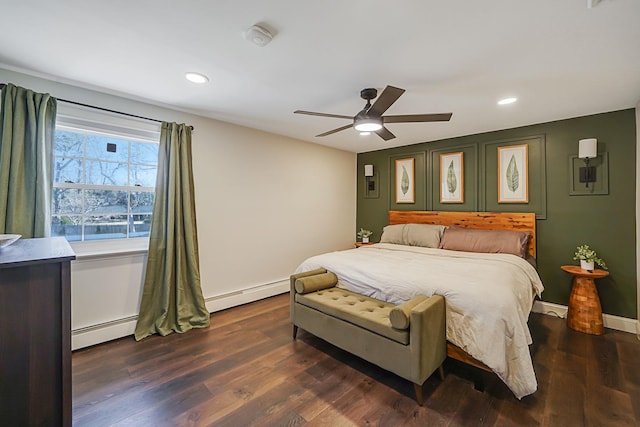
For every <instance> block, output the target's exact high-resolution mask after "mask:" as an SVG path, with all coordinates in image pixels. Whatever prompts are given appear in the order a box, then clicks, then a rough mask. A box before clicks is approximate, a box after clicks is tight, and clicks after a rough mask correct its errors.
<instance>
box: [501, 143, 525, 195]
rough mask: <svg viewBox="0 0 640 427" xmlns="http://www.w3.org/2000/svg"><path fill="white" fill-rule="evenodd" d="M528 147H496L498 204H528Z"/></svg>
mask: <svg viewBox="0 0 640 427" xmlns="http://www.w3.org/2000/svg"><path fill="white" fill-rule="evenodd" d="M528 149H529V145H528V144H522V145H510V146H506V147H498V203H528V202H529V182H528V181H529V176H528V173H529V164H528V163H529V151H528Z"/></svg>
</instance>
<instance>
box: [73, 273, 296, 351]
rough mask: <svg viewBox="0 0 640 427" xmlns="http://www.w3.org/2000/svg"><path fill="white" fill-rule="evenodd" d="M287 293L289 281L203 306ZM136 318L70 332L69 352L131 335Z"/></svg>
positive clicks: (225, 296) (232, 304) (211, 300)
mask: <svg viewBox="0 0 640 427" xmlns="http://www.w3.org/2000/svg"><path fill="white" fill-rule="evenodd" d="M288 291H289V279H286V280H281V281H278V282H274V283H268V284H266V285H260V286H255V287H252V288H247V289H243V290H241V291H236V292H231V293H228V294H223V295H217V296H214V297H210V298H206V299H205V305H206V307H207V310H209V313H213V312H216V311H220V310H225V309H227V308H231V307H235V306H238V305H242V304H247V303H250V302H253V301H257V300H260V299H264V298H268V297H272V296H275V295H279V294H282V293H285V292H288ZM137 320H138V316H137V315H136V316H130V317H126V318H122V319H116V320H112V321H109V322H104V323H99V324H96V325H91V326H87V327H83V328H78V329H74V330H72V331H71V350H78V349H80V348H84V347H89V346H92V345H96V344H100V343H103V342H107V341H111V340H115V339H118V338H122V337H126V336H129V335H133V333H134V331H135V328H136V321H137Z"/></svg>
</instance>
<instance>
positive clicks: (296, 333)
mask: <svg viewBox="0 0 640 427" xmlns="http://www.w3.org/2000/svg"><path fill="white" fill-rule="evenodd" d="M296 335H298V325H293V339H294V340H295V339H296Z"/></svg>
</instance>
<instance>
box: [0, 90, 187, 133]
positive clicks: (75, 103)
mask: <svg viewBox="0 0 640 427" xmlns="http://www.w3.org/2000/svg"><path fill="white" fill-rule="evenodd" d="M6 85H7V84H6V83H0V90H2V89H4V87H5V86H6ZM56 99H57V100H58V101H62V102H66V103H67V104H73V105H78V106H80V107H88V108H93V109H95V110H100V111H106V112H108V113H115V114H121V115H123V116H128V117H134V118H136V119H142V120H149V121H152V122H157V123H162V122H163V120H158V119H152V118H149V117H144V116H138V115H136V114H131V113H123V112H122V111H117V110H111V109H109V108H104V107H96V106H95V105H89V104H83V103H82V102H77V101H69V100H68V99H62V98H56ZM189 127H190V128H191V130H193V126H189Z"/></svg>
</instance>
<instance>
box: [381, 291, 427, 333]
mask: <svg viewBox="0 0 640 427" xmlns="http://www.w3.org/2000/svg"><path fill="white" fill-rule="evenodd" d="M426 299H427V297H426V296H424V295H418V296H415V297H413V298H412V299H410V300H409V301H407V302H405V303H403V304H400V305H396V306H395V307H393V308H392V309H391V311H390V312H389V321H390V322H391V326H393V327H394V328H396V329H407V328H408V327H409V324H410V321H411V309H412V308H413V307H415V306H416V305H418V304H420V303H421V302H422V301H424V300H426Z"/></svg>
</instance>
